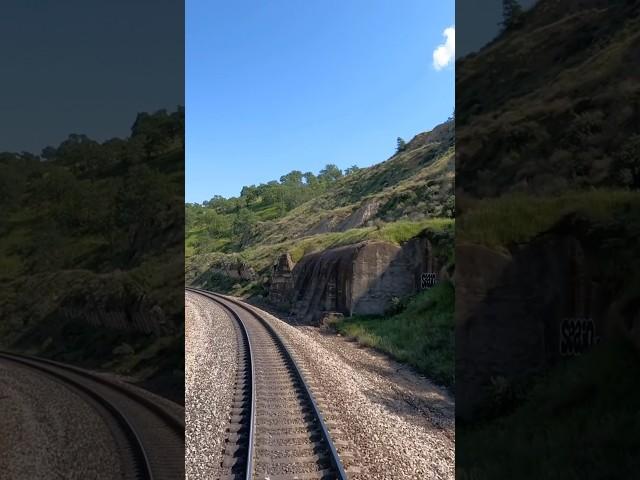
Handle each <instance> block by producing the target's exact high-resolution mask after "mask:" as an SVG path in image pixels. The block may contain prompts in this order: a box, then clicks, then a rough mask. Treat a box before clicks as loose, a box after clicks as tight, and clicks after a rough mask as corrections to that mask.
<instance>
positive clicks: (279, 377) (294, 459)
mask: <svg viewBox="0 0 640 480" xmlns="http://www.w3.org/2000/svg"><path fill="white" fill-rule="evenodd" d="M187 290H189V291H191V292H195V293H198V294H200V295H203V296H205V297H207V298H209V299H210V300H212V301H214V302H216V303H217V304H218V305H220V306H221V307H222V308H223V309H224V310H226V311H227V312H228V313H229V315H230V317H231V318H232V319H234V320H235V323H236V325H237V329H238V345H239V354H238V359H239V360H238V372H237V374H236V385H235V394H234V399H233V405H232V410H231V415H232V417H231V423H230V425H229V430H228V438H227V439H226V447H225V451H224V456H223V461H222V465H221V471H222V474H221V475H220V477H219V478H220V479H224V480H257V479H260V480H264V479H269V480H293V479H296V480H346V478H347V474H346V473H345V469H344V467H343V466H342V463H341V461H340V457H339V455H338V452H337V450H336V448H335V445H334V443H333V441H332V439H331V436H330V434H329V431H328V429H327V425H326V424H325V421H324V419H323V416H322V414H321V412H320V410H319V408H318V405H317V404H316V402H315V400H314V398H313V395H312V394H311V391H310V389H309V387H308V385H307V383H306V381H305V379H304V377H303V375H302V373H301V371H300V369H299V367H298V366H297V365H296V363H295V361H294V359H293V357H292V355H291V353H290V352H289V350H288V348H287V346H286V345H285V344H284V342H283V341H282V339H281V338H280V336H279V335H278V334H277V332H276V331H275V330H274V329H273V327H272V326H271V325H270V324H269V322H268V321H267V320H266V319H264V318H263V317H262V316H261V315H260V314H259V313H257V312H256V311H254V310H253V309H251V308H249V307H247V306H245V305H243V304H242V303H240V302H237V301H235V300H232V299H230V298H227V297H225V296H222V295H218V294H215V293H212V292H207V291H204V290H199V289H194V288H187Z"/></svg>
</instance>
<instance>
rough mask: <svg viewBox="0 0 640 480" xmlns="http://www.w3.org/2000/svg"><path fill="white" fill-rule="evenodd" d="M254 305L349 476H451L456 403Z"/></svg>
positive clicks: (383, 361) (403, 371)
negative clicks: (314, 405) (299, 371)
mask: <svg viewBox="0 0 640 480" xmlns="http://www.w3.org/2000/svg"><path fill="white" fill-rule="evenodd" d="M251 308H254V309H255V307H251ZM256 310H257V311H258V312H259V313H261V314H262V315H264V316H265V317H266V318H267V319H268V320H269V321H270V323H271V324H272V325H273V326H274V328H275V329H276V331H277V332H278V333H279V334H280V335H281V336H282V337H283V339H284V340H285V342H286V343H287V344H288V347H289V348H290V350H291V351H292V353H293V355H294V357H295V360H296V362H297V363H298V364H299V365H300V366H301V368H303V369H304V370H305V371H306V373H305V376H306V378H307V379H308V381H309V383H310V386H311V389H312V392H313V394H314V396H315V397H316V398H317V400H318V403H319V404H320V408H321V410H322V411H323V413H324V415H325V418H326V420H327V421H328V422H329V428H330V432H331V435H332V437H333V438H334V440H335V441H336V442H337V443H338V445H339V448H338V450H339V452H340V454H341V458H342V461H343V463H344V464H345V466H346V467H347V471H348V472H349V478H350V479H354V480H357V479H376V480H385V479H389V480H397V479H416V480H426V479H453V478H454V476H455V475H454V474H455V464H454V462H455V420H454V418H455V416H454V415H455V407H454V400H453V398H452V396H451V395H450V394H449V393H448V392H447V390H446V389H444V388H440V387H438V386H436V385H434V384H433V383H432V382H430V381H429V380H428V379H427V378H425V377H424V376H422V375H419V374H417V373H416V372H415V371H413V370H412V369H410V368H408V367H406V366H404V365H402V364H400V363H398V362H395V361H393V360H391V359H390V358H388V357H387V356H385V355H383V354H380V353H377V352H375V351H373V350H371V349H369V348H365V347H360V346H359V345H358V344H357V343H354V342H348V341H346V340H345V339H344V338H341V337H338V336H336V335H335V334H333V333H323V332H321V331H320V330H319V329H318V328H315V327H308V326H292V325H289V324H287V323H285V322H283V321H282V320H279V319H278V318H276V317H274V316H273V315H270V314H269V313H267V312H264V311H262V310H258V309H256Z"/></svg>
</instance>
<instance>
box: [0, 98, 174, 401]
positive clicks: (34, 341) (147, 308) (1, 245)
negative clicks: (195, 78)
mask: <svg viewBox="0 0 640 480" xmlns="http://www.w3.org/2000/svg"><path fill="white" fill-rule="evenodd" d="M183 125H184V113H183V111H182V110H179V111H177V112H174V113H167V112H165V111H160V112H157V113H155V114H153V115H148V114H140V115H139V116H138V118H137V119H136V122H135V124H134V125H133V127H132V131H131V136H130V137H129V138H127V139H112V140H109V141H106V142H104V143H98V142H95V141H92V140H91V139H89V138H87V137H85V136H83V135H70V136H69V138H68V139H67V140H65V141H64V142H62V143H61V144H60V145H59V146H58V147H56V148H53V147H48V148H46V149H45V150H44V151H43V153H42V155H41V156H36V155H31V154H25V153H21V154H15V153H2V154H0V184H1V187H0V192H1V193H0V204H1V207H0V285H1V289H0V292H1V293H0V339H1V343H2V345H1V346H2V348H9V349H14V350H20V351H26V352H30V353H35V354H39V355H44V356H48V357H53V358H56V359H59V360H62V361H69V362H73V363H77V364H81V365H84V366H87V367H93V368H102V369H107V370H110V371H116V372H120V373H126V374H134V375H137V376H138V378H139V379H140V380H141V381H145V382H148V384H150V385H151V384H155V383H158V382H159V383H161V384H162V386H158V388H159V389H160V390H164V391H166V392H167V393H170V394H172V395H174V396H175V397H177V398H180V396H181V394H180V391H181V389H182V388H183V387H182V384H183V382H182V375H183V373H182V368H183V367H182V365H183V350H184V347H183V339H184V330H183V296H182V288H181V285H182V281H183V268H184V267H183V261H182V248H183V247H182V224H183V219H184V213H183V210H182V207H181V204H182V200H181V199H182V198H183V188H184V187H183V185H184V167H183V165H184V131H183ZM152 311H153V312H154V313H153V315H155V318H156V320H158V321H160V322H163V324H164V325H165V327H166V329H165V330H166V332H167V333H166V334H164V335H162V336H160V337H153V336H149V335H145V334H140V333H126V332H123V331H118V330H113V329H108V328H103V327H97V326H95V325H90V324H89V323H88V320H89V319H90V318H97V316H103V317H104V316H105V315H109V314H111V313H116V314H119V315H121V316H126V317H127V318H129V319H131V318H132V317H131V316H132V315H135V314H136V312H147V313H149V312H152ZM160 377H162V378H160ZM158 388H157V389H158ZM169 391H170V392H169Z"/></svg>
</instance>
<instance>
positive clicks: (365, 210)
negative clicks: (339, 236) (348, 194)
mask: <svg viewBox="0 0 640 480" xmlns="http://www.w3.org/2000/svg"><path fill="white" fill-rule="evenodd" d="M379 209H380V201H379V200H371V201H368V202H365V203H364V204H363V205H362V206H361V207H360V208H358V209H357V210H356V211H354V212H353V213H352V214H351V215H349V216H348V217H347V218H345V219H344V220H343V221H342V222H340V224H339V225H338V227H337V228H336V230H337V231H339V232H344V231H346V230H349V229H351V228H359V227H362V226H364V225H365V224H366V223H367V222H368V221H369V220H371V219H373V218H374V217H375V216H376V214H377V213H378V210H379Z"/></svg>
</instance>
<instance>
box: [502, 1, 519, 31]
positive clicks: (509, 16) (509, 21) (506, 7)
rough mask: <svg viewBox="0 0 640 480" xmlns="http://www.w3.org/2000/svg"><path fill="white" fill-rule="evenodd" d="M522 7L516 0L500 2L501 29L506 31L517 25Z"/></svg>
mask: <svg viewBox="0 0 640 480" xmlns="http://www.w3.org/2000/svg"><path fill="white" fill-rule="evenodd" d="M521 14H522V7H521V6H520V4H519V3H518V1H517V0H502V24H501V25H502V27H503V29H505V30H506V29H507V28H509V27H512V26H514V25H516V24H517V22H518V21H519V19H520V15H521Z"/></svg>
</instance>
